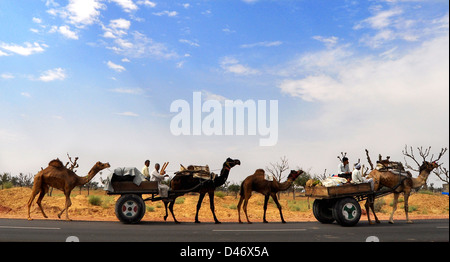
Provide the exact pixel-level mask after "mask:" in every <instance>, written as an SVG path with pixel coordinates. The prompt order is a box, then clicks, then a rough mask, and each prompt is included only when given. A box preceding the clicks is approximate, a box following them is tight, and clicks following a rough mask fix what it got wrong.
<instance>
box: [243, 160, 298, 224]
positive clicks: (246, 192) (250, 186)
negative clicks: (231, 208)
mask: <svg viewBox="0 0 450 262" xmlns="http://www.w3.org/2000/svg"><path fill="white" fill-rule="evenodd" d="M302 173H303V171H302V170H299V171H295V170H291V173H290V174H289V176H288V178H287V180H286V181H285V182H283V183H280V182H278V181H276V180H275V179H274V180H273V181H267V180H265V178H264V170H263V169H257V170H256V171H255V173H254V174H253V175H250V176H248V177H247V178H246V179H245V180H244V181H243V182H242V184H241V191H240V195H241V198H240V199H239V203H238V206H237V210H238V217H239V223H242V221H241V205H242V201H244V213H245V216H246V218H247V222H248V223H249V224H251V222H250V220H249V219H248V215H247V204H248V200H249V199H250V197H251V196H252V191H256V192H258V193H261V194H263V195H264V197H265V198H264V218H263V221H264V223H268V222H267V220H266V210H267V202H268V201H269V196H271V197H272V199H273V201H275V204H276V205H277V207H278V210H279V211H280V217H281V222H283V223H286V221H284V218H283V213H282V212H281V205H280V203H279V202H278V199H277V192H279V191H285V190H287V189H288V188H289V187H290V186H291V185H292V183H293V182H294V180H295V179H297V177H298V176H299V175H301V174H302Z"/></svg>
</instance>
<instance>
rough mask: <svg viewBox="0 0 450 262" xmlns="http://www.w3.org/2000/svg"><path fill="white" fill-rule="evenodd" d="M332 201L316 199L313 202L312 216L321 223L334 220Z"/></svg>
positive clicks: (328, 222)
mask: <svg viewBox="0 0 450 262" xmlns="http://www.w3.org/2000/svg"><path fill="white" fill-rule="evenodd" d="M332 208H333V203H332V202H331V201H329V200H324V199H316V200H314V203H313V214H314V217H315V218H316V219H317V221H319V222H320V223H322V224H331V223H333V222H334V220H335V219H334V218H333V212H332Z"/></svg>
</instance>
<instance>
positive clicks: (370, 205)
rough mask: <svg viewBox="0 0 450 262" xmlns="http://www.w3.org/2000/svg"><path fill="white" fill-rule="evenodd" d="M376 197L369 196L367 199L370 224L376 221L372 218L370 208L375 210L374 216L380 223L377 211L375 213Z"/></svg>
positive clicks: (366, 205)
mask: <svg viewBox="0 0 450 262" xmlns="http://www.w3.org/2000/svg"><path fill="white" fill-rule="evenodd" d="M374 204H375V197H374V196H369V197H368V198H367V200H366V204H365V205H364V206H365V207H366V213H367V219H368V220H369V224H371V225H373V224H374V223H373V222H372V221H371V220H370V210H372V212H373V216H374V217H375V222H376V223H377V224H379V223H380V220H379V219H378V217H377V213H375V206H374Z"/></svg>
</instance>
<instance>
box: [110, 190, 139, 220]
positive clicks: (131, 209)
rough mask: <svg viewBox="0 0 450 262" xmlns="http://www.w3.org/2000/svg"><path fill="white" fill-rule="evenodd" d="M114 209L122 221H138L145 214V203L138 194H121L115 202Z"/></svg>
mask: <svg viewBox="0 0 450 262" xmlns="http://www.w3.org/2000/svg"><path fill="white" fill-rule="evenodd" d="M115 211H116V216H117V218H118V219H119V220H120V221H121V222H122V223H125V224H134V223H139V222H140V221H141V219H142V217H143V216H144V214H145V203H144V200H143V199H142V197H141V196H139V195H135V194H127V195H122V196H121V197H120V198H119V199H118V200H117V202H116V208H115Z"/></svg>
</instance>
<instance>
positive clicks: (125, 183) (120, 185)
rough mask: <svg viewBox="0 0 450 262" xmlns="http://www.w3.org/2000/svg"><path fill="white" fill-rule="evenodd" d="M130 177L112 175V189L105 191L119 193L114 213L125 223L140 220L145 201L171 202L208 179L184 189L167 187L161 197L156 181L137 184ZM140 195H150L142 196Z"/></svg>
mask: <svg viewBox="0 0 450 262" xmlns="http://www.w3.org/2000/svg"><path fill="white" fill-rule="evenodd" d="M177 173H181V172H175V174H177ZM184 173H186V174H187V175H188V174H191V173H192V172H190V171H186V172H184ZM132 179H133V177H130V176H126V177H125V178H120V177H117V176H113V177H112V179H111V186H112V190H110V191H108V190H107V191H106V193H107V194H108V195H120V197H119V199H118V200H117V201H116V205H115V214H116V217H117V218H118V219H119V220H120V221H121V222H122V223H125V224H136V223H139V222H140V221H141V219H142V218H143V217H144V214H145V211H146V207H145V201H152V202H154V201H160V200H161V201H163V202H166V203H168V202H173V201H175V199H176V198H177V197H179V196H182V195H184V194H186V193H189V192H194V191H195V190H197V189H198V188H199V187H201V186H202V184H203V183H205V182H206V181H208V180H205V181H202V180H201V179H199V184H197V185H196V186H194V187H192V188H190V189H186V190H170V189H169V191H168V195H167V197H161V196H158V194H159V189H158V182H156V181H142V182H140V184H139V185H136V183H135V182H133V181H132ZM142 195H150V196H149V197H146V198H143V197H142Z"/></svg>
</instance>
